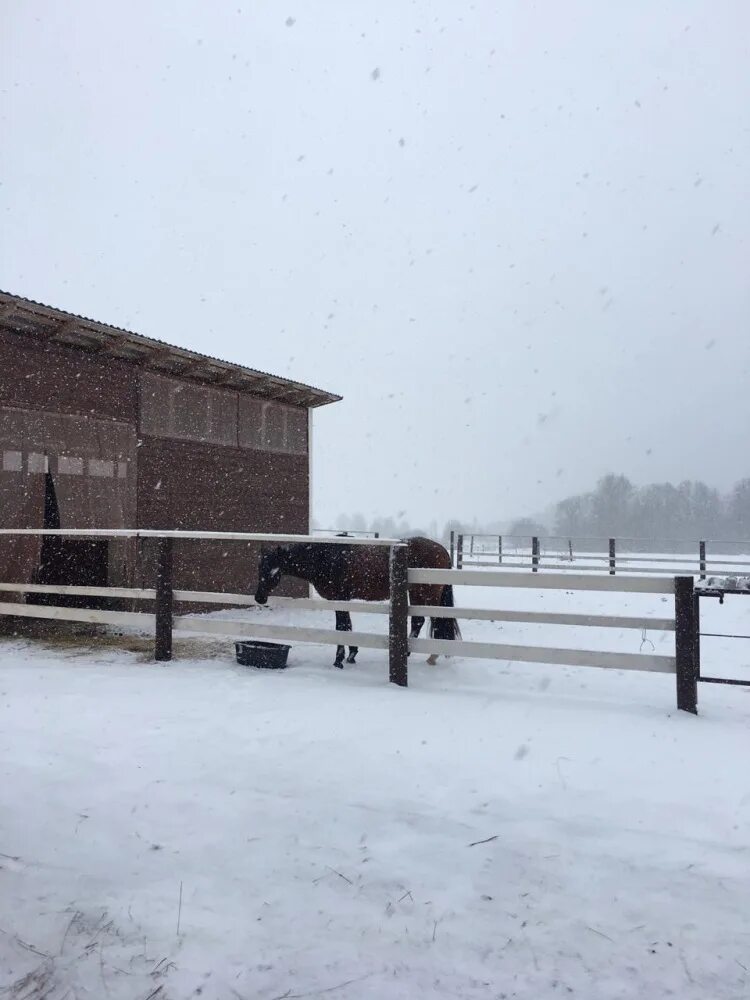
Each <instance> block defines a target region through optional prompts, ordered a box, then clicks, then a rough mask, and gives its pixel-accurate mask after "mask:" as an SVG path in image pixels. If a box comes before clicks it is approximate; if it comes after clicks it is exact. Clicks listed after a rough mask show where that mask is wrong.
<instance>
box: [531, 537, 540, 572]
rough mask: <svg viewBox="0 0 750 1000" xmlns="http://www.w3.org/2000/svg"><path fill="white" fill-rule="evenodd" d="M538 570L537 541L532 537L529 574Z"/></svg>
mask: <svg viewBox="0 0 750 1000" xmlns="http://www.w3.org/2000/svg"><path fill="white" fill-rule="evenodd" d="M538 570H539V539H538V538H537V537H536V535H534V537H533V538H532V539H531V572H532V573H536V572H538Z"/></svg>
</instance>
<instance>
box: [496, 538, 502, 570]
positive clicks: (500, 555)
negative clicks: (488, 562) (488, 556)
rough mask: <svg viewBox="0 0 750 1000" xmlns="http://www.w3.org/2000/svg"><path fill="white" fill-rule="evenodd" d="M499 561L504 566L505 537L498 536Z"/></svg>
mask: <svg viewBox="0 0 750 1000" xmlns="http://www.w3.org/2000/svg"><path fill="white" fill-rule="evenodd" d="M497 561H498V562H499V563H500V565H501V566H502V564H503V536H502V535H498V536H497Z"/></svg>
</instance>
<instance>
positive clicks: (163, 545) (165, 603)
mask: <svg viewBox="0 0 750 1000" xmlns="http://www.w3.org/2000/svg"><path fill="white" fill-rule="evenodd" d="M172 542H173V539H172V538H159V539H158V540H157V554H156V636H155V642H154V659H155V660H171V659H172V612H173V606H174V598H173V594H172V590H173V586H172V562H173V560H172Z"/></svg>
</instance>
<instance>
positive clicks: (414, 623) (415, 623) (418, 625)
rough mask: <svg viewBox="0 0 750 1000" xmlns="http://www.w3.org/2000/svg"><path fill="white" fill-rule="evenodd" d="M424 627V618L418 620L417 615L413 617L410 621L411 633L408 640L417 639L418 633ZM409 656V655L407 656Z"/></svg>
mask: <svg viewBox="0 0 750 1000" xmlns="http://www.w3.org/2000/svg"><path fill="white" fill-rule="evenodd" d="M423 625H424V618H420V617H419V615H415V616H414V617H413V618H412V620H411V632H410V633H409V638H410V639H418V638H419V633H420V632H421V631H422V626H423ZM408 655H409V656H411V653H409V654H408Z"/></svg>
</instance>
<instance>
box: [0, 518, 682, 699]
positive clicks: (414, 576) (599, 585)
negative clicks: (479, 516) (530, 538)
mask: <svg viewBox="0 0 750 1000" xmlns="http://www.w3.org/2000/svg"><path fill="white" fill-rule="evenodd" d="M2 534H6V535H40V534H41V535H53V536H54V535H63V536H71V535H72V536H75V537H82V538H90V537H101V536H108V537H112V536H114V537H118V538H121V537H126V538H137V539H139V540H141V541H146V540H151V541H152V542H155V543H156V546H157V555H156V579H155V581H154V583H155V586H154V587H153V588H149V589H146V588H118V589H117V590H116V592H113V591H109V593H108V590H107V588H66V587H54V586H44V585H37V586H36V587H30V586H29V585H26V584H23V583H19V582H13V581H4V582H2V583H1V584H0V588H2V589H4V590H5V591H6V592H11V593H15V595H16V596H20V595H27V594H29V593H34V592H37V593H38V592H43V593H45V594H46V595H52V594H54V593H67V594H69V595H74V596H88V597H95V598H107V597H110V598H112V597H118V598H123V599H130V600H133V601H141V602H151V603H152V604H153V605H154V611H153V612H151V613H149V612H132V611H125V612H123V611H110V610H97V609H86V610H81V609H67V608H60V607H54V606H51V607H50V606H44V607H41V608H40V607H39V606H38V605H23V604H21V603H14V604H8V603H0V615H3V614H4V615H16V616H20V617H35V618H48V619H53V620H58V621H66V620H67V621H78V622H90V623H99V624H109V625H121V626H128V625H130V626H133V627H141V628H153V630H154V633H155V658H156V659H157V660H169V659H171V656H172V637H173V634H174V633H175V632H181V631H195V632H206V631H208V632H214V633H218V634H224V635H228V636H236V635H237V625H236V624H235V623H229V622H221V621H219V622H217V621H210V622H209V621H206V620H205V618H202V617H199V616H195V615H180V616H176V615H175V613H174V611H175V604H176V603H179V604H199V605H200V604H203V605H205V604H211V603H219V604H223V605H236V606H245V607H252V606H254V603H255V602H254V600H253V599H252V598H251V597H249V596H248V595H246V594H236V593H227V592H224V591H212V592H205V591H185V590H179V589H176V588H175V587H174V580H173V569H172V567H173V546H174V542H175V540H176V539H179V540H180V541H182V542H197V541H205V540H218V539H220V540H221V541H222V543H223V544H225V545H230V544H232V543H244V544H245V545H247V544H249V543H254V544H257V543H263V542H272V543H283V542H285V541H292V540H294V541H299V540H300V536H292V535H259V534H247V533H219V532H177V531H166V532H159V531H115V532H105V531H103V530H98V531H77V530H68V531H63V530H60V529H56V530H53V531H50V530H49V529H26V530H25V531H12V530H9V529H5V530H0V535H2ZM304 540H307V541H309V542H311V543H314V542H315V541H318V542H320V540H319V539H317V540H316V539H314V538H313V536H306V538H305V539H304ZM330 541H331V540H330V539H329V540H328V542H327V544H330ZM336 541H337V542H338V544H342V545H343V544H346V545H355V546H356V545H378V546H386V547H388V548H389V549H390V552H391V581H390V602H389V604H388V605H387V606H386V605H377V604H372V603H363V602H360V603H356V602H334V601H325V602H321V601H317V600H313V599H309V598H308V599H303V600H302V601H301V602H300V601H299V600H298V601H297V603H296V607H298V608H300V609H302V608H307V609H309V610H324V609H325V610H329V611H333V610H347V611H349V612H350V613H351V612H353V611H356V612H358V613H362V614H387V615H388V636H387V640H386V639H385V637H384V636H382V635H379V634H376V633H373V632H369V631H359V630H357V631H354V632H352V633H347V642H349V643H350V644H351V645H356V646H358V647H361V648H365V649H368V648H369V649H380V650H383V649H387V651H388V664H389V678H390V680H391V681H392V682H394V683H395V684H398V685H400V686H406V685H407V683H408V666H407V665H408V657H409V654H410V653H419V652H425V653H428V654H431V655H432V654H443V655H456V656H469V657H478V658H483V659H495V660H514V661H521V662H531V663H546V664H561V665H562V664H568V665H580V666H590V667H600V668H614V669H619V670H649V671H661V672H665V673H671V674H674V676H675V678H676V700H677V707H678V708H679V709H682V710H683V711H686V712H691V713H695V712H696V711H697V690H698V688H697V685H698V680H699V664H700V648H699V647H700V637H699V628H698V620H699V615H698V598H697V596H696V593H695V590H694V586H693V579H692V578H691V577H675V578H673V579H670V578H661V579H657V578H655V577H643V576H630V575H628V576H619V577H615V576H614V575H612V576H598V577H594V576H588V577H587V576H584V575H575V574H551V573H548V574H545V575H541V574H539V575H535V574H526V575H523V574H517V573H512V572H507V571H506V572H503V571H494V572H487V571H485V572H481V573H476V572H472V571H470V570H464V569H461V570H454V569H442V570H439V569H430V570H426V569H407V565H406V547H405V545H404V544H403V543H399V542H398V540H395V539H375V540H373V539H358V540H357V539H350V538H340V539H338V540H336ZM424 583H428V584H443V585H451V586H459V585H461V586H475V587H493V588H500V589H503V588H504V589H506V590H519V589H521V590H536V591H549V590H558V591H559V590H562V591H575V592H586V591H589V592H594V593H617V594H644V595H650V596H652V597H656V596H661V597H662V598H668V599H670V600H671V603H672V614H671V616H670V617H667V618H665V617H664V615H663V614H662V615H660V616H654V615H653V614H652V615H650V616H638V617H628V616H623V615H601V614H592V613H587V614H583V615H582V614H575V613H568V614H562V615H561V614H557V613H556V614H553V616H552V617H549V616H548V617H544V615H543V613H541V612H539V611H537V610H525V611H515V612H513V613H512V614H511V615H510V619H508V618H507V615H508V612H507V611H504V610H502V609H497V608H490V609H486V608H471V607H459V608H451V609H445V610H439V609H435V608H425V607H413V606H410V605H409V587H410V585H413V584H424ZM272 606H273V605H272ZM277 606H278V605H277ZM427 614H429V615H433V616H435V617H437V616H441V615H443V616H450V617H455V618H456V619H458V620H461V619H473V618H479V619H484V620H491V621H496V620H497V621H502V620H503V618H504V617H505V618H506V620H511V619H512V620H516V621H527V622H537V623H540V624H545V623H546V624H548V625H576V626H583V627H590V628H599V629H620V630H622V629H639V630H641V631H643V632H644V634H645V632H646V631H647V630H649V629H650V630H652V631H658V632H661V633H673V636H674V651H673V653H663V652H659V653H653V654H652V653H648V652H646V653H644V652H643V651H642V650H640V651H639V652H637V653H632V652H618V651H603V650H597V649H590V648H563V647H550V646H533V645H531V646H525V645H524V646H521V645H508V644H505V643H496V642H489V643H487V642H485V643H472V642H464V641H451V642H448V641H446V640H439V639H412V638H409V636H408V618H409V616H411V615H418V616H426V615H427ZM490 615H491V616H492V617H491V618H490V617H489V616H490ZM251 631H252V638H256V639H272V640H277V639H281V640H285V641H292V642H294V641H298V642H310V643H324V644H334V645H338V644H339V643H340V642H341V636H342V634H341V633H340V632H336V631H332V630H324V629H315V628H306V627H294V628H289V627H287V626H280V625H276V624H258V623H257V622H256V623H253V624H252V626H251Z"/></svg>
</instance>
